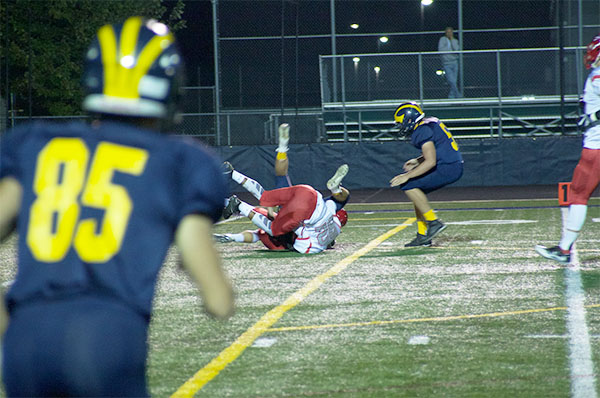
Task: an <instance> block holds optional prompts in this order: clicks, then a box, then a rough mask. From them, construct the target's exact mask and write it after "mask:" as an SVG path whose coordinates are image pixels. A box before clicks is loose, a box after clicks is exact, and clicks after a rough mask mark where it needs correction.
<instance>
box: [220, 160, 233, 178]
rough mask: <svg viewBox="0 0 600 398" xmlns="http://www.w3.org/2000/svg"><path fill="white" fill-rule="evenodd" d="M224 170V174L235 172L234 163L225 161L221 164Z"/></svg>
mask: <svg viewBox="0 0 600 398" xmlns="http://www.w3.org/2000/svg"><path fill="white" fill-rule="evenodd" d="M221 168H222V170H223V174H225V175H227V174H231V173H233V170H234V169H233V165H232V164H231V163H229V162H223V165H222V166H221Z"/></svg>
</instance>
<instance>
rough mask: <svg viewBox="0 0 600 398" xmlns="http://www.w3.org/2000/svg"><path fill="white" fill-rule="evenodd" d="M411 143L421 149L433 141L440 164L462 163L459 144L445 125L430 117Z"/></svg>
mask: <svg viewBox="0 0 600 398" xmlns="http://www.w3.org/2000/svg"><path fill="white" fill-rule="evenodd" d="M410 140H411V143H412V144H413V145H414V146H415V147H416V148H419V149H421V148H422V147H423V144H425V143H426V142H428V141H432V142H433V144H434V145H435V155H436V159H437V162H436V163H438V164H440V163H445V164H447V163H454V162H462V160H463V159H462V155H461V154H460V152H459V150H458V144H457V143H456V141H455V140H454V138H453V137H452V134H450V132H449V131H448V129H447V128H446V126H445V125H444V123H442V122H441V121H440V120H439V119H437V118H435V117H429V118H426V119H424V120H423V122H422V124H420V125H419V126H418V127H417V128H416V129H415V131H414V132H413V134H412V136H411V137H410Z"/></svg>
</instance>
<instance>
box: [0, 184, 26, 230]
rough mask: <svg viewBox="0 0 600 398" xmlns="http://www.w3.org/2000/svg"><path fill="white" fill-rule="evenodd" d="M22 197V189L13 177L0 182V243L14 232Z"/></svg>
mask: <svg viewBox="0 0 600 398" xmlns="http://www.w3.org/2000/svg"><path fill="white" fill-rule="evenodd" d="M22 197H23V188H22V187H21V184H20V183H19V181H17V180H16V179H15V178H13V177H4V178H2V179H1V180H0V209H2V211H0V241H2V240H3V239H5V238H6V237H8V235H10V233H11V232H12V231H13V230H14V228H15V225H16V224H15V222H16V219H17V215H18V214H19V209H20V208H21V198H22Z"/></svg>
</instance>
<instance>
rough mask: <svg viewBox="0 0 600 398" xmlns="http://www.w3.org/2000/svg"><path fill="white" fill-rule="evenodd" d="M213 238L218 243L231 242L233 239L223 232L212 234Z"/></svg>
mask: <svg viewBox="0 0 600 398" xmlns="http://www.w3.org/2000/svg"><path fill="white" fill-rule="evenodd" d="M213 239H214V240H215V241H216V242H219V243H231V242H233V239H232V238H230V237H229V236H227V235H225V234H213Z"/></svg>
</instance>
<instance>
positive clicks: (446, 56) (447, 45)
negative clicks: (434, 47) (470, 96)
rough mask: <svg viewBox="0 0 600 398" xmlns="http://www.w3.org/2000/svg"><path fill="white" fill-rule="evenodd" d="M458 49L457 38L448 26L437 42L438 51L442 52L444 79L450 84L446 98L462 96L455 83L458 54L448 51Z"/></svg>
mask: <svg viewBox="0 0 600 398" xmlns="http://www.w3.org/2000/svg"><path fill="white" fill-rule="evenodd" d="M458 50H459V47H458V40H457V39H456V38H455V37H454V29H452V27H450V26H448V27H447V28H446V32H445V34H444V36H442V37H440V41H439V42H438V51H439V52H441V53H442V55H441V58H442V67H443V68H444V74H445V75H446V81H447V82H448V84H449V85H450V93H449V94H448V98H462V94H461V92H460V91H459V90H458V86H457V84H456V81H457V79H458V54H457V53H450V52H453V51H458Z"/></svg>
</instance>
